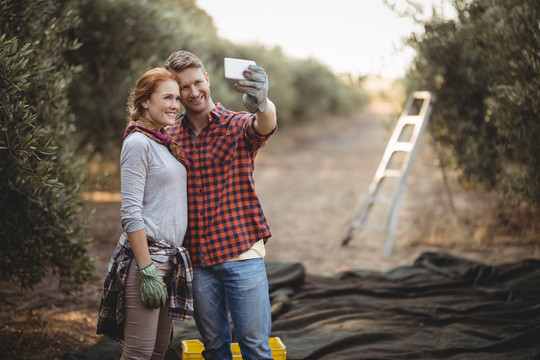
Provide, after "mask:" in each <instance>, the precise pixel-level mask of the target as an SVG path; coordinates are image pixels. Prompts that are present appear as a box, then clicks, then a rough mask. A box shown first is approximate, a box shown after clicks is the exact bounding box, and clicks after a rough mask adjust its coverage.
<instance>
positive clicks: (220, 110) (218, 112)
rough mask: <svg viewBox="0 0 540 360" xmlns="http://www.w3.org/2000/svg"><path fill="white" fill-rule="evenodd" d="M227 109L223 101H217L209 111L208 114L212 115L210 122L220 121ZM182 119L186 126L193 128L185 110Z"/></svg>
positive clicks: (183, 124)
mask: <svg viewBox="0 0 540 360" xmlns="http://www.w3.org/2000/svg"><path fill="white" fill-rule="evenodd" d="M225 111H226V110H225V107H223V105H221V103H216V106H215V107H214V108H213V109H212V110H211V111H210V112H209V113H208V116H210V123H213V122H216V121H218V120H219V119H220V118H221V117H222V116H223V114H224V113H225ZM181 120H182V126H183V127H184V128H188V129H192V127H191V124H190V123H189V121H188V117H187V116H186V113H185V112H184V113H183V114H182V117H181Z"/></svg>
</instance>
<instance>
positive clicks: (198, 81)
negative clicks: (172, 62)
mask: <svg viewBox="0 0 540 360" xmlns="http://www.w3.org/2000/svg"><path fill="white" fill-rule="evenodd" d="M174 75H175V77H176V79H177V80H178V83H179V86H180V101H181V102H182V105H184V108H185V109H186V112H187V113H196V114H199V113H204V112H210V111H211V110H212V109H213V108H214V103H213V102H212V99H211V97H210V80H209V77H208V73H205V72H203V70H202V69H199V68H187V69H184V70H182V71H175V72H174Z"/></svg>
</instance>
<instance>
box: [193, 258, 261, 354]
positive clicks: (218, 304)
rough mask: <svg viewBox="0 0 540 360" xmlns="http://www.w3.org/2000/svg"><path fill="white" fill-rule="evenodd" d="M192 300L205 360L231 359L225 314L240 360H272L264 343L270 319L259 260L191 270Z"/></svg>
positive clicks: (228, 331) (233, 262)
mask: <svg viewBox="0 0 540 360" xmlns="http://www.w3.org/2000/svg"><path fill="white" fill-rule="evenodd" d="M193 297H194V308H195V313H194V318H195V322H196V324H197V328H198V329H199V332H200V333H201V336H202V339H203V344H204V347H205V349H204V351H203V353H202V355H203V357H204V358H205V359H207V360H208V359H216V360H226V359H232V353H231V327H230V323H229V316H228V311H229V312H230V315H231V319H232V322H233V325H234V330H235V333H236V338H237V340H238V345H239V346H240V351H241V352H242V358H243V359H245V360H249V359H257V360H263V359H272V350H271V349H270V345H269V343H268V341H269V338H270V331H271V326H272V317H271V314H270V296H269V293H268V278H267V277H266V268H265V266H264V260H263V259H249V260H240V261H230V262H225V263H221V264H218V265H214V266H209V267H199V268H194V269H193Z"/></svg>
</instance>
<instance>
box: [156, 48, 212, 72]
mask: <svg viewBox="0 0 540 360" xmlns="http://www.w3.org/2000/svg"><path fill="white" fill-rule="evenodd" d="M165 68H166V69H167V70H169V71H175V72H176V71H182V70H185V69H188V68H198V69H201V70H202V71H203V72H206V70H204V66H203V63H202V61H201V60H200V59H199V58H198V57H197V56H195V55H193V54H192V53H190V52H189V51H185V50H179V51H175V52H173V53H172V54H171V55H169V58H168V59H167V60H166V61H165Z"/></svg>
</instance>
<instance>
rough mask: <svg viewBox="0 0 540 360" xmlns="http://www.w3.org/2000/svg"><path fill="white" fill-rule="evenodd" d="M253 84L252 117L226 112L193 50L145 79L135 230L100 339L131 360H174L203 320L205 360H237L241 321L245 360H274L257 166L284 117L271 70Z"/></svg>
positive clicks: (132, 204)
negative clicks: (179, 335) (174, 351)
mask: <svg viewBox="0 0 540 360" xmlns="http://www.w3.org/2000/svg"><path fill="white" fill-rule="evenodd" d="M244 75H245V76H246V80H239V81H238V82H237V83H236V84H235V88H236V90H238V91H239V92H242V93H244V95H243V97H242V101H243V103H244V106H245V107H246V109H247V110H248V111H249V113H248V112H238V113H235V112H232V111H229V110H226V109H225V108H224V107H223V106H222V105H221V104H219V103H218V104H214V102H213V101H212V98H211V96H210V78H209V76H208V73H207V72H206V71H205V69H204V66H203V64H202V62H201V61H200V60H199V58H197V57H196V56H195V55H193V54H192V53H189V52H187V51H177V52H174V53H172V54H171V55H170V56H169V58H168V59H167V61H166V64H165V69H163V68H156V69H153V70H150V71H148V72H146V73H145V74H144V75H142V76H141V78H140V79H139V80H138V82H137V84H136V86H135V88H134V90H133V91H132V93H131V95H130V100H129V107H128V110H129V117H128V127H127V129H126V132H125V134H124V142H123V145H122V153H121V159H120V165H121V177H122V179H121V187H122V189H121V193H122V208H121V221H122V227H123V229H124V231H125V232H124V234H123V235H122V236H121V237H120V239H119V241H118V245H117V247H116V249H115V251H114V253H113V256H112V259H111V262H110V264H109V268H108V273H107V277H106V279H105V283H104V288H103V294H102V298H101V304H100V311H99V321H98V331H97V332H98V334H105V335H108V336H109V337H112V338H114V339H117V340H119V341H121V342H122V343H123V344H124V351H123V354H122V359H162V358H163V357H164V354H165V351H166V349H167V347H168V345H169V343H170V338H171V329H172V320H173V319H175V320H187V319H190V318H191V317H192V316H193V317H194V318H195V322H196V324H197V327H198V329H199V332H200V333H201V336H202V339H203V343H204V346H205V350H204V351H203V356H204V358H205V359H219V360H223V359H232V354H231V351H230V343H231V329H230V325H229V312H230V316H231V319H232V322H233V325H234V330H235V333H236V336H237V339H238V343H239V345H240V349H241V352H242V356H243V358H244V359H271V358H272V356H271V349H270V345H269V342H268V341H269V337H270V331H271V314H270V300H269V294H268V280H267V277H266V270H265V266H264V261H263V257H264V255H265V248H264V246H265V245H264V244H265V242H266V240H267V239H268V238H269V237H270V236H271V234H270V229H269V226H268V223H267V221H266V218H265V216H264V214H263V211H262V208H261V206H260V204H259V201H258V199H257V196H256V194H255V188H254V183H253V163H254V158H255V156H256V154H257V151H258V149H260V148H261V147H262V146H263V145H264V143H265V142H266V140H267V139H268V138H269V137H270V136H271V135H272V134H273V133H274V131H275V129H276V127H277V122H276V108H275V106H274V104H273V103H272V102H271V101H270V100H269V99H267V92H268V79H267V76H266V73H265V71H264V70H263V69H262V68H261V67H260V66H257V65H251V66H250V67H249V68H248V70H246V71H245V72H244ZM180 104H182V105H183V106H184V108H185V112H184V113H183V114H182V115H181V116H180V118H179V119H178V120H176V116H177V114H178V112H179V110H180ZM166 127H167V129H165V128H166ZM188 199H189V201H188Z"/></svg>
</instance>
